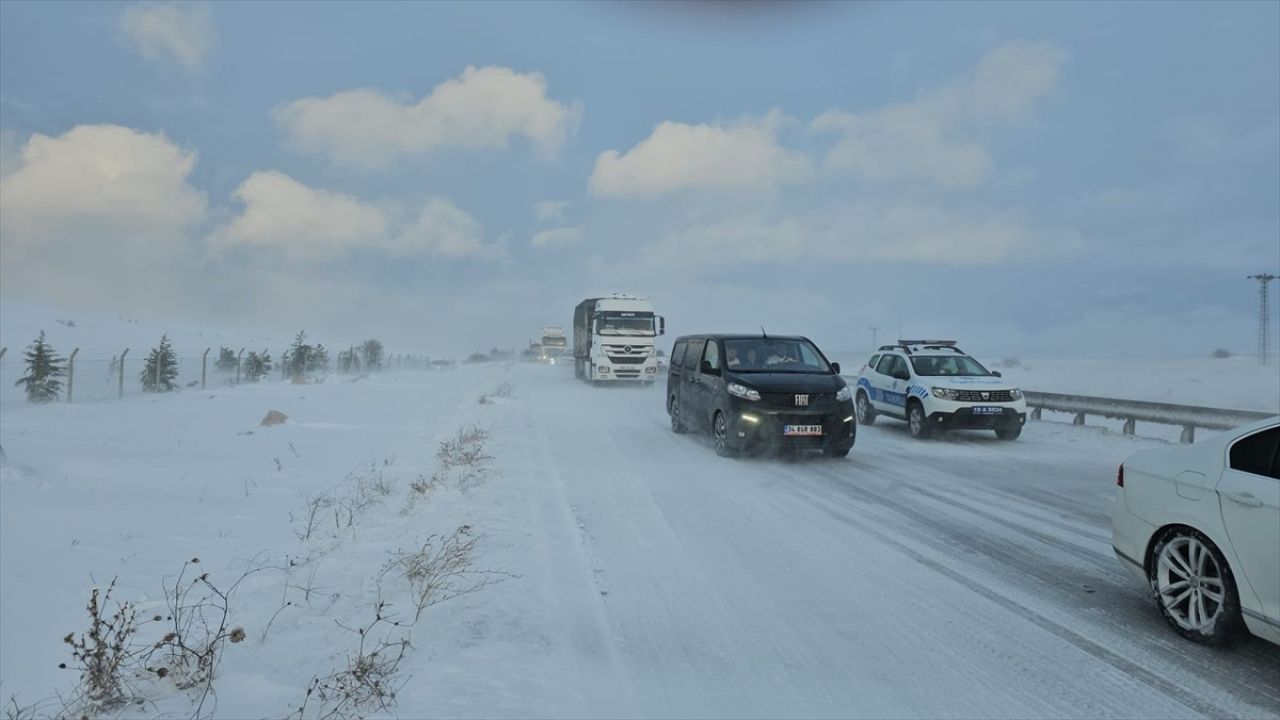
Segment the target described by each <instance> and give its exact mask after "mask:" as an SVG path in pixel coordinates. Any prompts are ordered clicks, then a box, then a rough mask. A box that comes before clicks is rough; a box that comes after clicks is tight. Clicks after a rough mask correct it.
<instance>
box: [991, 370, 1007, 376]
mask: <svg viewBox="0 0 1280 720" xmlns="http://www.w3.org/2000/svg"><path fill="white" fill-rule="evenodd" d="M991 374H992V375H994V376H996V377H1004V376H1003V375H1001V374H1000V371H999V370H992V371H991Z"/></svg>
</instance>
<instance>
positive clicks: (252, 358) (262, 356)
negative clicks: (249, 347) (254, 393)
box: [244, 350, 271, 382]
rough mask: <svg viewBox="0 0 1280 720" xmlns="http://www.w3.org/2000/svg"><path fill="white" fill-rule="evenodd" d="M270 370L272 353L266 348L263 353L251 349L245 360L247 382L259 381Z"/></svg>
mask: <svg viewBox="0 0 1280 720" xmlns="http://www.w3.org/2000/svg"><path fill="white" fill-rule="evenodd" d="M270 372H271V353H269V352H267V351H266V350H263V351H262V352H261V353H256V352H253V351H250V352H249V356H248V357H246V358H245V360H244V379H245V380H246V381H247V382H258V381H259V380H261V379H262V378H264V377H266V376H267V374H268V373H270Z"/></svg>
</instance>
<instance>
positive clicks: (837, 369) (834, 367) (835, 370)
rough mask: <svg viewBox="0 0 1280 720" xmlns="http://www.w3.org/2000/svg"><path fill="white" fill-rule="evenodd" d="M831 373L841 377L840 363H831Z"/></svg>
mask: <svg viewBox="0 0 1280 720" xmlns="http://www.w3.org/2000/svg"><path fill="white" fill-rule="evenodd" d="M831 372H833V373H835V374H837V375H839V374H840V363H838V362H833V363H831Z"/></svg>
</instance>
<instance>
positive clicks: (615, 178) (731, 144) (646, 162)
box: [589, 110, 812, 198]
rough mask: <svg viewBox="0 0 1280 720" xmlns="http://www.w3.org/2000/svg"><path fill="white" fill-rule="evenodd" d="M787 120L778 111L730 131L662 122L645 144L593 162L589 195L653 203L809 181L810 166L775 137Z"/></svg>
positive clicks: (740, 123)
mask: <svg viewBox="0 0 1280 720" xmlns="http://www.w3.org/2000/svg"><path fill="white" fill-rule="evenodd" d="M787 122H789V120H788V119H787V118H786V117H785V116H784V115H783V114H782V113H781V112H780V111H778V110H773V111H770V112H769V113H768V114H767V115H765V116H764V117H763V118H759V119H755V118H744V119H742V120H740V121H738V122H736V123H734V124H731V125H723V124H700V125H688V124H685V123H676V122H664V123H661V124H659V125H658V126H657V127H656V128H654V130H653V133H652V134H650V135H649V137H648V138H646V139H644V140H642V141H641V142H640V143H639V144H638V145H636V146H635V147H633V148H631V149H630V150H628V151H626V152H625V153H619V152H618V151H617V150H608V151H606V152H603V153H601V154H600V156H599V157H597V158H596V165H595V169H594V170H593V171H592V173H591V179H590V181H589V187H590V190H591V192H592V194H594V195H600V196H635V197H643V198H653V197H658V196H661V195H665V194H667V193H671V192H674V191H677V190H684V189H703V190H720V189H742V188H759V187H769V186H772V185H776V184H778V183H783V182H794V181H798V180H803V179H806V178H808V177H809V175H810V174H811V172H812V163H811V161H810V160H809V158H808V157H807V156H805V155H804V154H803V153H800V152H796V151H792V150H788V149H786V148H784V147H783V146H782V145H781V144H780V143H779V141H778V131H779V129H781V126H782V125H783V124H785V123H787Z"/></svg>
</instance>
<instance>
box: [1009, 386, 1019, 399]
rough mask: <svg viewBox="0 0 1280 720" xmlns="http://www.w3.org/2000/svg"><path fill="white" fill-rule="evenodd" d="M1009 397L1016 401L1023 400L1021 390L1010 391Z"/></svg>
mask: <svg viewBox="0 0 1280 720" xmlns="http://www.w3.org/2000/svg"><path fill="white" fill-rule="evenodd" d="M1009 397H1011V398H1013V399H1014V400H1021V399H1022V391H1021V390H1019V389H1018V388H1014V389H1012V390H1010V391H1009Z"/></svg>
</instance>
